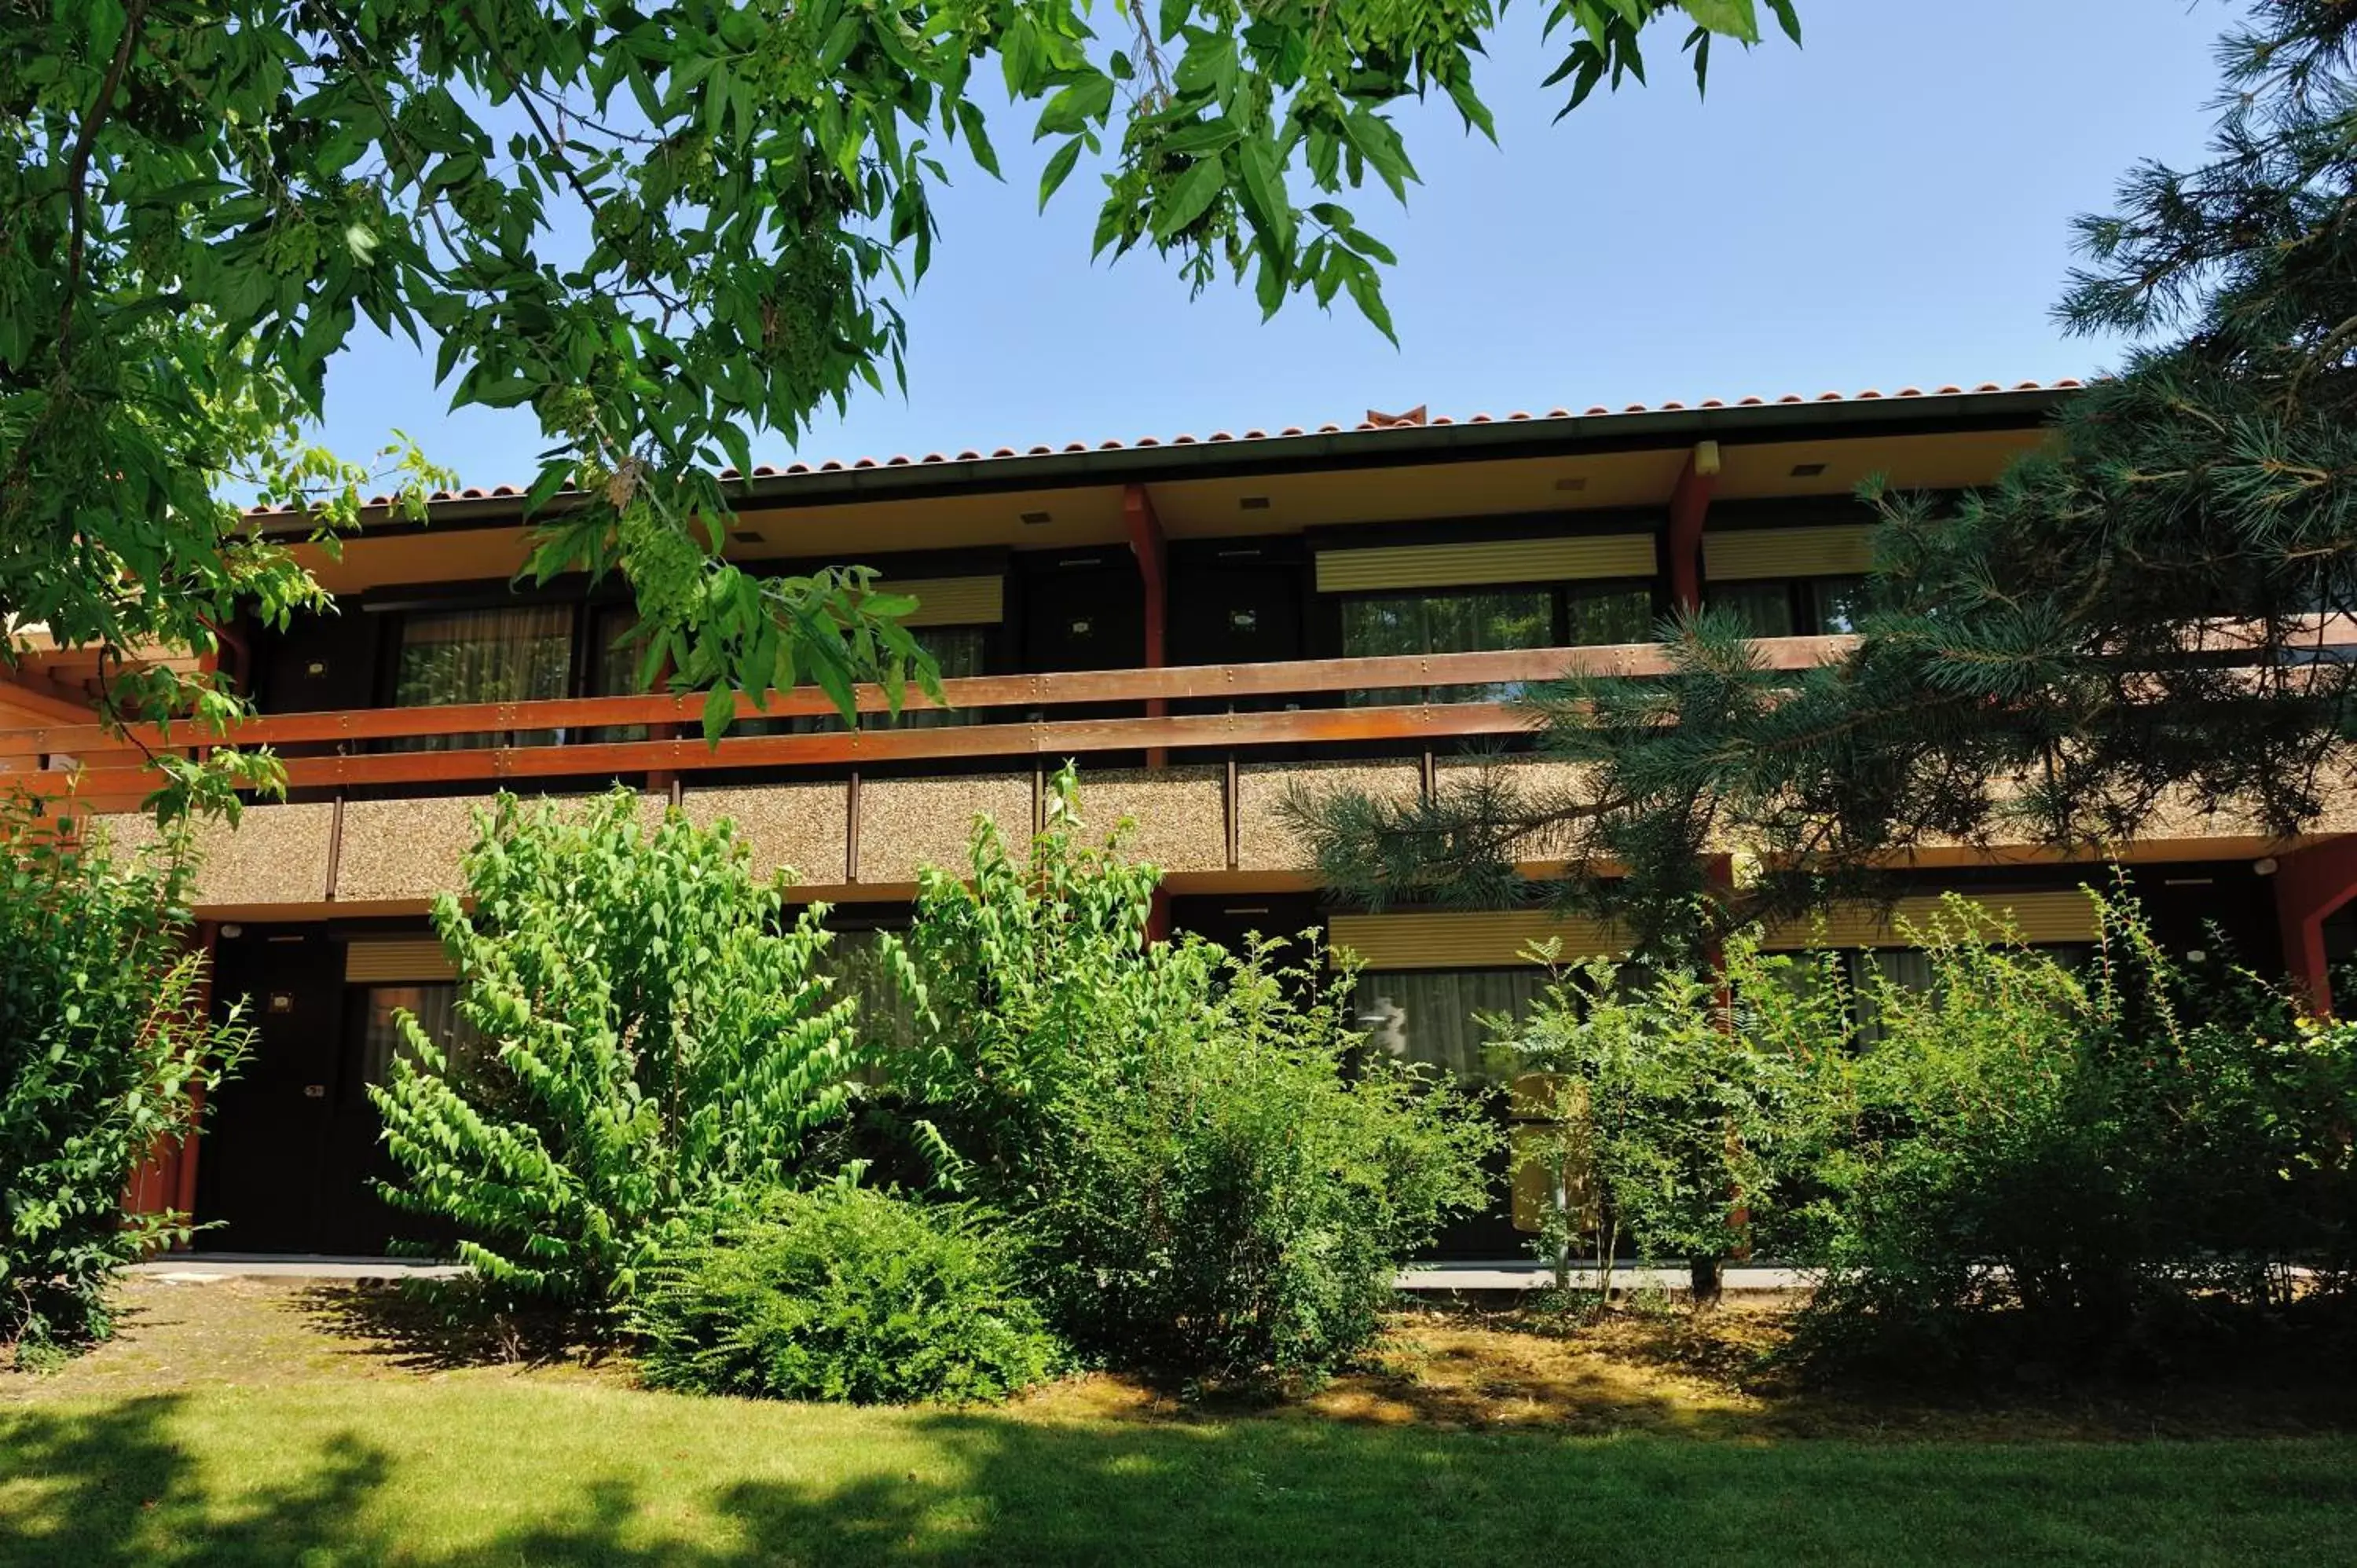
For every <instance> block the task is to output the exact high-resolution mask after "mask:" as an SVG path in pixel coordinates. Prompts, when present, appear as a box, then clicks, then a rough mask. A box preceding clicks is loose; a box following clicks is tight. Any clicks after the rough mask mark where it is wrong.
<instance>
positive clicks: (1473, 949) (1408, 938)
mask: <svg viewBox="0 0 2357 1568" xmlns="http://www.w3.org/2000/svg"><path fill="white" fill-rule="evenodd" d="M1548 937H1554V938H1556V939H1558V940H1561V942H1562V943H1563V956H1564V958H1565V959H1566V960H1572V959H1584V958H1596V957H1598V956H1604V955H1612V954H1618V953H1620V952H1624V951H1626V950H1628V946H1629V944H1628V940H1627V939H1626V938H1624V937H1621V936H1620V935H1619V934H1618V933H1617V932H1616V931H1615V930H1614V929H1612V928H1611V927H1609V926H1607V925H1604V924H1603V923H1601V922H1599V921H1594V920H1579V919H1560V918H1556V917H1554V916H1551V915H1548V914H1545V913H1544V912H1542V911H1539V910H1535V909H1510V910H1498V911H1464V912H1456V911H1451V912H1448V913H1445V914H1442V913H1435V914H1418V915H1337V916H1335V917H1334V918H1332V919H1331V920H1329V922H1328V923H1327V940H1328V942H1329V945H1331V946H1332V947H1333V948H1334V949H1335V950H1338V951H1342V950H1347V951H1350V952H1353V953H1356V954H1357V955H1358V956H1359V960H1360V961H1361V963H1363V964H1364V965H1365V966H1366V967H1367V968H1369V969H1497V968H1502V967H1504V966H1507V965H1511V964H1517V963H1521V962H1523V961H1524V960H1523V949H1524V948H1526V947H1528V946H1529V945H1530V944H1531V943H1533V942H1534V941H1540V940H1544V939H1546V938H1548Z"/></svg>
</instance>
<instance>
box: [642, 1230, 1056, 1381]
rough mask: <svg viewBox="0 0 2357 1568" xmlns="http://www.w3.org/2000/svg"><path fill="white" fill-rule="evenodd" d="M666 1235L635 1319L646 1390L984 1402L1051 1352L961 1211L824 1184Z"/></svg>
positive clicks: (1048, 1368)
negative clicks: (673, 1235) (668, 1241)
mask: <svg viewBox="0 0 2357 1568" xmlns="http://www.w3.org/2000/svg"><path fill="white" fill-rule="evenodd" d="M699 1227H700V1228H701V1233H700V1234H690V1232H694V1231H695V1230H697V1229H698V1228H699ZM679 1230H680V1232H681V1234H680V1236H679V1239H677V1240H675V1241H674V1242H673V1245H671V1246H670V1247H669V1248H667V1249H666V1255H665V1258H664V1261H663V1262H662V1263H661V1264H659V1265H658V1266H657V1267H656V1269H655V1271H654V1275H653V1280H652V1283H651V1285H650V1286H649V1288H648V1289H647V1290H646V1291H645V1292H644V1293H643V1294H642V1296H641V1298H640V1301H639V1302H638V1304H637V1305H636V1306H635V1308H634V1310H633V1314H632V1316H633V1321H634V1325H635V1326H636V1328H637V1330H638V1332H639V1333H640V1336H641V1337H643V1339H644V1342H645V1349H644V1356H643V1361H642V1365H643V1367H644V1369H645V1372H646V1377H647V1380H648V1381H650V1382H651V1383H653V1384H655V1385H656V1386H658V1387H661V1388H671V1389H686V1390H694V1391H699V1392H704V1393H730V1394H752V1395H760V1396H766V1397H770V1398H778V1399H820V1400H847V1401H851V1402H855V1403H861V1404H866V1403H877V1402H888V1401H889V1402H914V1401H926V1400H942V1401H954V1402H973V1401H985V1400H988V1401H996V1400H1002V1399H1005V1398H1006V1397H1007V1396H1008V1395H1010V1394H1013V1393H1016V1392H1018V1391H1021V1390H1023V1389H1025V1388H1028V1387H1029V1386H1030V1385H1031V1384H1034V1383H1037V1382H1039V1381H1041V1380H1044V1379H1046V1378H1047V1377H1049V1376H1050V1375H1052V1374H1053V1372H1054V1371H1055V1370H1056V1369H1057V1367H1058V1366H1059V1364H1060V1362H1061V1360H1062V1359H1063V1352H1062V1347H1061V1346H1060V1344H1059V1343H1058V1341H1057V1339H1056V1337H1055V1336H1054V1335H1052V1334H1050V1333H1049V1331H1048V1328H1047V1326H1046V1323H1045V1320H1044V1319H1043V1318H1042V1316H1040V1313H1039V1308H1038V1307H1037V1306H1036V1305H1033V1304H1032V1303H1031V1302H1030V1301H1029V1300H1028V1299H1027V1298H1026V1297H1025V1296H1024V1295H1023V1294H1021V1291H1020V1288H1019V1285H1018V1283H1017V1270H1016V1267H1015V1259H1014V1252H1013V1249H1012V1247H1011V1244H1010V1243H1009V1241H1008V1240H1006V1236H1005V1234H1004V1232H1002V1231H1000V1230H996V1229H994V1228H991V1227H988V1226H986V1225H985V1224H984V1223H983V1222H982V1220H981V1219H980V1217H978V1216H976V1215H974V1214H972V1213H969V1212H966V1211H964V1210H962V1209H958V1208H950V1207H943V1206H933V1207H928V1206H924V1205H920V1204H917V1203H912V1202H909V1201H908V1200H906V1199H903V1198H899V1197H888V1196H886V1195H884V1194H882V1193H878V1192H874V1191H871V1190H868V1189H866V1188H864V1187H852V1186H848V1185H842V1184H837V1185H833V1186H829V1187H822V1188H820V1189H818V1190H817V1191H815V1192H785V1191H778V1192H773V1193H770V1194H768V1195H765V1196H764V1197H761V1198H760V1199H759V1200H758V1201H756V1202H754V1203H753V1204H751V1205H750V1206H749V1209H748V1211H745V1212H738V1213H734V1214H726V1213H724V1214H722V1215H719V1216H716V1217H701V1216H698V1217H686V1218H683V1219H682V1221H681V1222H680V1225H679Z"/></svg>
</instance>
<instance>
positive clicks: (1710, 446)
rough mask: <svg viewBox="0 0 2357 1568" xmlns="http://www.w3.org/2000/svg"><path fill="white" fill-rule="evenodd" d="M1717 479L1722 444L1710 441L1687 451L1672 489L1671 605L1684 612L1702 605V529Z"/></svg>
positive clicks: (1689, 613)
mask: <svg viewBox="0 0 2357 1568" xmlns="http://www.w3.org/2000/svg"><path fill="white" fill-rule="evenodd" d="M1717 482H1718V443H1717V442H1715V441H1706V442H1703V443H1702V444H1701V445H1699V446H1696V447H1695V449H1694V450H1693V451H1692V452H1689V453H1687V454H1686V466H1685V467H1684V469H1683V470H1682V471H1681V472H1680V473H1679V475H1678V484H1677V489H1674V490H1672V491H1671V492H1670V535H1669V553H1670V606H1671V608H1672V609H1674V610H1675V611H1676V612H1677V613H1678V614H1680V615H1692V614H1694V613H1695V611H1696V610H1699V609H1700V608H1702V531H1703V523H1704V521H1705V520H1706V519H1707V518H1708V516H1709V515H1710V494H1711V490H1712V489H1713V487H1715V486H1716V485H1717Z"/></svg>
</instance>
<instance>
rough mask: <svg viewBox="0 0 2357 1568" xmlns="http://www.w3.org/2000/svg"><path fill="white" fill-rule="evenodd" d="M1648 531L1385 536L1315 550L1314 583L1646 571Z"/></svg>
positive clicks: (1473, 580) (1531, 579) (1323, 589)
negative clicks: (1417, 539)
mask: <svg viewBox="0 0 2357 1568" xmlns="http://www.w3.org/2000/svg"><path fill="white" fill-rule="evenodd" d="M1655 570H1656V565H1655V556H1654V550H1653V536H1652V534H1650V533H1598V534H1587V535H1580V536H1575V537H1567V538H1554V539H1492V540H1484V541H1482V542H1479V543H1466V544H1390V545H1382V546H1378V547H1375V548H1372V549H1366V550H1320V551H1319V552H1318V592H1319V593H1321V594H1334V593H1357V592H1361V591H1364V590H1367V589H1371V588H1458V587H1474V586H1479V585H1482V584H1486V583H1554V582H1561V581H1564V580H1566V579H1570V578H1577V577H1650V576H1652V575H1653V573H1654V571H1655Z"/></svg>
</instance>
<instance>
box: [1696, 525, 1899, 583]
mask: <svg viewBox="0 0 2357 1568" xmlns="http://www.w3.org/2000/svg"><path fill="white" fill-rule="evenodd" d="M1702 563H1703V575H1704V576H1705V577H1706V578H1708V579H1709V580H1710V581H1711V582H1714V583H1739V582H1743V581H1745V580H1746V579H1757V578H1760V577H1842V576H1852V575H1857V574H1859V573H1862V572H1865V571H1866V570H1867V569H1868V568H1869V567H1871V566H1872V565H1873V564H1874V530H1873V529H1872V528H1871V527H1870V526H1867V525H1866V524H1863V523H1837V524H1832V525H1829V526H1826V527H1823V528H1752V529H1744V530H1741V531H1739V532H1733V533H1706V534H1704V535H1703V538H1702Z"/></svg>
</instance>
